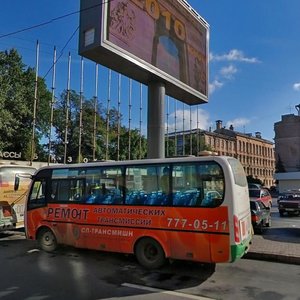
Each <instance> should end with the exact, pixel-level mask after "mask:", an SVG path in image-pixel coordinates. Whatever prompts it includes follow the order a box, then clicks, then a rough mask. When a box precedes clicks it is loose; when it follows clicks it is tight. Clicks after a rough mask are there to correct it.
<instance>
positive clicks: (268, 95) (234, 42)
mask: <svg viewBox="0 0 300 300" xmlns="http://www.w3.org/2000/svg"><path fill="white" fill-rule="evenodd" d="M188 3H189V4H190V5H191V6H192V7H193V8H194V9H195V10H196V11H197V12H198V14H200V15H201V16H202V17H203V18H204V19H205V20H206V21H207V22H208V24H209V27H210V30H209V98H208V103H206V104H201V105H197V106H193V107H191V108H190V107H189V106H188V105H186V104H183V103H181V102H179V101H177V100H175V99H169V98H168V99H167V100H166V109H165V110H166V117H165V119H166V124H167V125H166V128H168V131H169V132H170V131H172V130H174V128H175V124H174V123H175V120H176V122H177V123H176V130H177V131H180V130H189V129H190V128H191V127H192V128H196V127H197V126H199V127H200V128H201V129H205V130H208V129H209V128H212V129H215V121H216V120H222V121H223V126H226V127H227V128H228V127H229V126H230V125H233V126H234V129H235V130H236V131H239V132H242V133H252V134H254V133H255V132H261V134H262V137H263V138H265V139H267V140H270V141H273V139H274V136H275V133H274V123H275V122H278V121H280V120H281V116H282V115H285V114H290V113H293V114H297V111H296V109H295V105H297V104H300V38H299V37H300V18H299V11H300V1H299V0H263V1H262V0H251V1H250V0H244V1H240V0H226V1H225V0H189V1H188ZM79 5H80V3H79V0H64V1H58V0H51V1H50V0H39V1H37V0H29V1H24V0H11V1H1V10H0V20H1V21H0V24H1V26H0V51H5V50H9V49H11V48H16V49H17V50H18V52H19V53H20V54H21V56H22V59H23V62H24V64H25V65H26V66H30V67H35V66H36V45H37V41H38V44H39V63H38V66H39V68H38V71H39V76H41V77H44V78H45V79H46V82H47V85H48V87H49V89H51V88H52V87H53V86H52V76H53V71H52V69H51V67H52V64H53V53H54V47H55V48H56V51H57V57H58V58H59V59H58V62H57V68H56V82H55V87H54V90H55V94H57V97H58V95H59V93H60V92H61V91H62V90H63V89H66V86H67V65H68V55H69V53H70V56H71V62H72V63H71V64H72V65H71V88H72V89H74V90H77V91H79V90H80V84H81V83H80V82H81V77H80V66H81V63H80V56H79V55H78V30H77V29H78V26H79V13H78V11H79ZM94 73H95V63H94V62H92V61H88V60H86V59H84V74H85V77H84V80H83V81H84V82H83V86H84V88H83V90H84V94H85V97H87V98H89V97H93V95H95V92H94V91H95V85H96V84H95V82H94V79H93V75H92V74H94ZM87 74H89V75H87ZM107 78H108V70H107V69H106V68H105V67H101V66H100V75H99V82H98V83H97V84H99V87H98V90H99V91H98V98H99V101H100V102H101V101H102V102H103V105H104V106H106V104H105V101H106V100H104V99H107V97H108V96H107V94H108V79H107ZM119 79H120V81H119ZM129 84H130V81H129V79H128V78H126V77H124V76H121V77H120V76H119V74H117V73H116V72H112V86H111V98H112V103H111V104H112V106H115V107H117V105H118V97H119V92H118V87H120V86H121V91H122V96H121V98H124V99H125V98H126V100H122V102H121V111H122V114H123V121H124V122H125V123H126V122H127V123H128V122H131V126H132V127H136V128H138V127H139V126H140V124H143V127H144V128H143V132H145V130H146V129H145V127H146V122H147V121H146V118H147V99H146V97H147V88H146V87H145V86H142V96H141V95H140V84H139V83H137V82H133V83H132V91H133V93H132V101H133V108H132V111H131V113H129V105H128V100H127V98H128V97H126V96H124V95H126V94H128V93H129ZM140 99H142V100H141V101H142V102H141V101H140ZM141 103H142V115H143V116H142V119H139V114H140V111H141V109H140V108H141ZM175 111H176V113H175ZM130 114H131V117H130ZM129 119H130V121H129ZM126 120H127V121H126Z"/></svg>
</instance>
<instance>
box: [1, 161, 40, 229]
mask: <svg viewBox="0 0 300 300" xmlns="http://www.w3.org/2000/svg"><path fill="white" fill-rule="evenodd" d="M35 171H36V169H35V168H32V167H29V166H25V165H11V164H1V165H0V230H9V229H15V228H21V227H24V212H25V199H26V197H27V192H28V187H29V183H30V178H29V177H28V176H27V178H21V179H20V182H19V189H18V190H17V191H15V190H14V183H15V177H16V175H22V174H28V175H29V174H33V173H34V172H35Z"/></svg>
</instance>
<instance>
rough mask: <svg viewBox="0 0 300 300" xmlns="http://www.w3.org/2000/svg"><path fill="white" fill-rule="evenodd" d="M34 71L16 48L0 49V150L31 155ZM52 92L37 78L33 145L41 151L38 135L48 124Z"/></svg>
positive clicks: (28, 156)
mask: <svg viewBox="0 0 300 300" xmlns="http://www.w3.org/2000/svg"><path fill="white" fill-rule="evenodd" d="M34 81H35V72H34V70H33V69H31V68H26V66H25V65H24V64H23V63H22V58H21V56H20V55H19V54H18V52H17V51H16V50H15V49H12V50H10V51H4V52H0V136H1V139H0V150H2V151H15V152H21V153H22V155H23V157H22V158H23V159H30V150H29V151H28V149H30V148H31V146H30V145H31V137H32V122H33V103H34ZM50 96H51V94H50V93H49V91H48V90H47V88H46V85H45V82H44V80H43V79H40V78H39V80H38V99H37V111H39V116H40V117H39V118H37V120H36V129H37V133H36V137H35V141H34V144H35V148H36V151H37V152H38V155H39V154H41V153H42V152H43V150H42V147H41V146H40V145H39V139H40V137H41V136H42V135H43V134H44V133H45V132H46V130H47V128H48V124H47V120H46V116H47V115H49V114H48V110H49V108H48V106H49V105H48V103H49V97H50Z"/></svg>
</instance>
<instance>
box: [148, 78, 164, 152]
mask: <svg viewBox="0 0 300 300" xmlns="http://www.w3.org/2000/svg"><path fill="white" fill-rule="evenodd" d="M165 91H166V88H165V85H164V84H163V83H161V82H150V83H149V85H148V125H147V132H148V134H147V139H148V146H147V150H148V151H147V158H164V157H165V113H164V110H165V94H166V92H165Z"/></svg>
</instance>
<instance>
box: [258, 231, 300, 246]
mask: <svg viewBox="0 0 300 300" xmlns="http://www.w3.org/2000/svg"><path fill="white" fill-rule="evenodd" d="M263 237H264V239H266V240H272V241H276V242H284V243H299V244H300V228H298V227H295V228H288V227H276V228H268V229H267V230H266V231H265V232H264V234H263Z"/></svg>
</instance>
